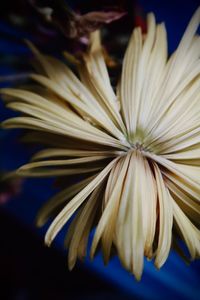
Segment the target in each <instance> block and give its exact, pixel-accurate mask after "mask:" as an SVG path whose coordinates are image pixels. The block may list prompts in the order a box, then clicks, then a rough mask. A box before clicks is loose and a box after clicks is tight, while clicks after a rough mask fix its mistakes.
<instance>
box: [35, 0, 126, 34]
mask: <svg viewBox="0 0 200 300" xmlns="http://www.w3.org/2000/svg"><path fill="white" fill-rule="evenodd" d="M29 1H30V3H31V4H32V6H33V7H34V8H35V9H36V10H37V12H38V13H40V14H41V15H42V16H43V17H44V19H45V20H46V21H48V22H52V23H53V24H55V25H56V26H57V27H58V28H59V29H60V30H61V31H62V32H63V34H64V35H65V36H66V37H68V38H71V39H81V38H85V39H87V37H88V34H89V33H91V32H93V31H95V30H97V29H99V28H100V27H101V26H102V25H103V24H109V23H111V22H113V21H116V20H118V19H120V18H121V17H123V16H124V15H125V14H126V13H125V12H124V11H121V10H119V9H118V10H112V11H92V12H88V13H86V14H84V15H81V14H78V13H76V12H75V11H73V10H72V9H71V8H70V7H69V6H68V5H67V4H66V2H65V1H63V0H59V1H54V2H52V1H49V6H45V7H44V6H43V7H41V6H39V4H38V3H37V2H38V1H35V0H29ZM47 2H48V1H47Z"/></svg>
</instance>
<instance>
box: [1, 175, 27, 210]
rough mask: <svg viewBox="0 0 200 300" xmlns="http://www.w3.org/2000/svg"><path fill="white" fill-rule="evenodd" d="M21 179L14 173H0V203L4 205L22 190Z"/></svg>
mask: <svg viewBox="0 0 200 300" xmlns="http://www.w3.org/2000/svg"><path fill="white" fill-rule="evenodd" d="M22 184H23V179H22V178H19V177H18V176H16V174H15V173H9V174H6V173H5V172H1V173H0V205H4V204H5V203H7V202H8V201H10V200H11V199H12V198H14V197H15V196H17V195H19V194H20V192H21V190H22Z"/></svg>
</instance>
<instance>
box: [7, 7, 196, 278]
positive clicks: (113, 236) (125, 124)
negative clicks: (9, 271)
mask: <svg viewBox="0 0 200 300" xmlns="http://www.w3.org/2000/svg"><path fill="white" fill-rule="evenodd" d="M199 22H200V9H198V10H197V11H196V13H195V14H194V16H193V17H192V19H191V21H190V23H189V25H188V27H187V30H186V32H185V34H184V36H183V38H182V40H181V42H180V44H179V46H178V48H177V50H176V51H175V52H174V53H173V55H171V56H170V58H168V54H167V38H166V30H165V25H164V24H163V23H162V24H159V25H156V23H155V18H154V15H153V14H152V13H151V14H149V15H148V17H147V33H146V34H145V35H143V34H142V32H141V29H140V28H135V29H134V31H133V34H132V36H131V38H130V42H129V44H128V48H127V50H126V53H125V57H124V60H123V66H122V74H121V78H120V80H119V84H118V86H117V87H116V93H115V92H114V90H113V88H112V86H111V83H110V80H109V75H108V71H107V68H106V65H105V62H104V58H103V54H102V48H101V43H100V38H99V33H98V32H95V33H94V34H92V36H91V44H90V48H89V50H88V52H87V53H85V54H84V55H83V61H82V62H81V63H79V64H78V65H77V71H78V75H75V73H73V72H72V71H71V70H70V69H69V68H68V66H67V65H65V64H64V63H63V62H61V61H59V60H57V59H55V58H52V57H49V56H45V55H43V54H41V53H40V52H39V51H38V50H36V49H35V48H34V47H33V46H32V45H30V46H31V48H32V50H33V52H34V54H35V56H36V58H37V59H38V62H39V63H40V67H41V68H40V69H41V72H40V74H33V75H32V76H31V77H32V79H33V80H34V81H35V82H37V83H39V85H33V87H32V89H29V90H22V89H4V90H2V91H1V92H2V94H4V95H5V96H9V97H5V101H6V102H7V106H8V107H9V108H11V109H14V110H17V111H20V112H21V113H22V114H23V115H22V116H19V117H15V118H12V119H9V120H7V121H5V122H4V126H5V127H7V128H20V127H21V128H26V129H31V130H32V131H31V133H30V135H29V136H28V139H29V140H30V139H37V141H38V142H42V143H43V144H46V145H49V148H46V149H45V150H42V151H40V152H39V153H37V154H36V155H34V157H33V158H32V161H31V162H30V163H28V164H26V165H24V166H22V167H21V168H19V170H17V173H18V174H19V175H21V176H30V177H32V176H33V177H34V176H35V177H37V176H38V177H43V176H64V177H63V180H62V184H63V183H64V182H65V181H66V180H67V179H66V176H71V175H74V174H82V177H81V178H82V179H81V180H80V181H78V182H76V183H74V184H73V185H70V187H67V188H65V189H63V190H62V191H61V192H60V193H59V194H57V195H55V196H54V197H53V198H52V199H51V200H50V201H49V202H48V203H47V204H45V205H44V207H43V208H42V209H41V211H40V213H39V215H38V219H37V222H38V225H42V224H44V223H45V222H46V220H47V219H48V218H49V217H52V216H55V215H56V217H55V219H54V220H53V222H52V224H51V225H50V227H49V229H48V231H47V233H46V237H45V241H46V244H48V245H50V244H51V242H52V241H53V240H54V238H55V236H56V235H57V233H58V232H59V231H60V230H61V229H62V227H63V226H64V225H65V223H66V222H67V221H68V220H69V219H70V217H71V216H72V215H74V213H75V212H76V214H75V216H74V218H73V221H72V222H71V224H70V227H69V229H68V234H67V239H66V245H67V247H68V249H69V252H68V262H69V267H70V268H72V267H73V266H74V264H75V262H76V259H77V257H79V258H83V257H84V256H85V254H86V245H87V240H88V236H89V233H90V231H91V230H92V228H93V227H96V230H95V234H94V238H93V242H92V246H91V257H93V255H94V253H95V251H96V248H97V246H98V244H99V243H100V244H101V249H102V252H103V257H104V260H105V262H108V260H109V257H110V254H111V249H112V248H114V249H115V250H116V251H117V253H118V256H119V258H120V261H121V263H122V264H123V265H124V267H125V268H126V269H127V270H129V271H130V272H132V273H133V274H134V275H135V277H136V278H137V279H140V277H141V274H142V270H143V260H144V256H146V257H147V258H149V259H154V261H155V265H156V267H158V268H160V267H161V266H162V265H163V264H164V263H165V261H166V259H167V257H168V255H169V251H170V249H171V247H172V246H174V247H176V248H177V249H178V250H179V252H181V251H182V250H181V247H180V245H179V239H180V238H181V239H183V240H184V241H185V243H186V245H187V248H188V250H189V253H190V255H191V258H192V259H194V258H195V257H197V256H199V255H200V231H199V229H198V227H199V224H200V222H199V220H200V219H199V216H200V202H199V201H200V117H199V116H200V37H199V36H197V35H196V31H197V29H198V26H199Z"/></svg>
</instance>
